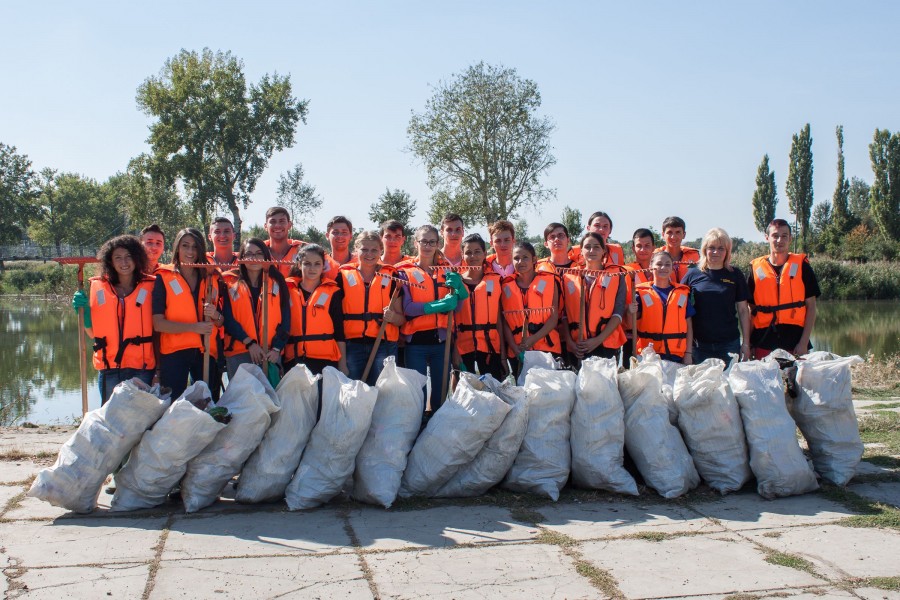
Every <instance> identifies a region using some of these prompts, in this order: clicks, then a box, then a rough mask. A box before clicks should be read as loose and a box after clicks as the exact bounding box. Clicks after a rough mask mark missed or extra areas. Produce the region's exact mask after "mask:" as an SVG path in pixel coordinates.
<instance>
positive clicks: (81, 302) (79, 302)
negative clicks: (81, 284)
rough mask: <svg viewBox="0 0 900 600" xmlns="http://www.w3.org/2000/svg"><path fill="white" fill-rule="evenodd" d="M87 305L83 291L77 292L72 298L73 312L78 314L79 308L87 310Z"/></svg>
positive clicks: (86, 298)
mask: <svg viewBox="0 0 900 600" xmlns="http://www.w3.org/2000/svg"><path fill="white" fill-rule="evenodd" d="M88 304H90V302H88V297H87V294H86V293H84V290H78V291H77V292H75V294H74V295H73V296H72V308H74V309H75V312H78V309H79V308H87V306H88Z"/></svg>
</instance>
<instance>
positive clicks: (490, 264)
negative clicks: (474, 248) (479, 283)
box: [484, 254, 516, 277]
mask: <svg viewBox="0 0 900 600" xmlns="http://www.w3.org/2000/svg"><path fill="white" fill-rule="evenodd" d="M484 263H485V269H488V270H489V271H492V272H494V273H497V271H496V270H495V268H494V265H495V264H496V265H497V266H498V267H500V268H503V266H502V265H501V264H500V263H499V262H497V255H496V254H488V255H487V256H486V257H485V259H484ZM506 268H507V269H509V270H510V272H509V274H507V275H504V274H502V273H499V275H500V276H501V277H508V276H509V275H512V274H514V273H515V272H516V270H515V267H513V263H512V257H511V256H510V259H509V265H507V267H506ZM488 270H486V271H485V273H487V272H489V271H488Z"/></svg>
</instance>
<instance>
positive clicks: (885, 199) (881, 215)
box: [869, 129, 900, 239]
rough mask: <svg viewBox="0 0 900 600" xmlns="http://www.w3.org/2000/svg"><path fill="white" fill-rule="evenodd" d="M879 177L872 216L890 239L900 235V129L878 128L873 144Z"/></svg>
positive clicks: (874, 165)
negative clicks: (894, 131) (898, 130)
mask: <svg viewBox="0 0 900 600" xmlns="http://www.w3.org/2000/svg"><path fill="white" fill-rule="evenodd" d="M869 158H871V159H872V171H874V172H875V181H873V182H872V189H871V190H870V192H869V206H870V208H871V210H872V217H873V218H874V219H875V223H876V224H877V225H878V229H879V231H881V234H882V235H884V236H885V237H887V238H888V239H897V238H898V237H900V133H895V134H893V135H891V132H890V131H888V130H887V129H876V130H875V139H874V140H872V143H871V144H869Z"/></svg>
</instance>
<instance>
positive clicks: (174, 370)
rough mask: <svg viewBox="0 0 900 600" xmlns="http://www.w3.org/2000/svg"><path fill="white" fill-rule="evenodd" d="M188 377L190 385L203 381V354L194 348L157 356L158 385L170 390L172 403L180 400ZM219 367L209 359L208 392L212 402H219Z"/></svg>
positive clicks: (212, 359) (213, 359)
mask: <svg viewBox="0 0 900 600" xmlns="http://www.w3.org/2000/svg"><path fill="white" fill-rule="evenodd" d="M188 376H190V378H191V383H193V382H195V381H202V380H203V352H201V351H200V350H197V349H196V348H188V349H186V350H178V351H176V352H172V353H171V354H160V356H159V383H160V384H161V385H162V386H164V387H168V388H172V402H174V401H175V400H178V399H179V398H181V395H182V394H183V393H184V390H186V389H187V385H188ZM220 382H221V375H220V373H219V365H218V363H217V361H216V359H215V358H213V357H212V356H210V357H209V391H210V393H211V394H212V399H213V401H218V400H219V390H220V387H221V384H220Z"/></svg>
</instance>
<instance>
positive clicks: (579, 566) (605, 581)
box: [575, 559, 625, 599]
mask: <svg viewBox="0 0 900 600" xmlns="http://www.w3.org/2000/svg"><path fill="white" fill-rule="evenodd" d="M575 571H577V572H578V574H579V575H581V576H582V577H586V578H587V580H588V581H590V582H591V585H593V586H594V587H595V588H597V589H598V590H600V591H601V592H602V593H603V594H604V595H605V596H606V597H607V598H616V599H619V598H625V594H623V593H622V591H621V590H620V589H619V584H618V582H617V581H616V579H615V577H613V576H612V574H610V573H609V572H608V571H604V570H603V569H599V568H597V567H595V566H594V565H592V564H591V563H589V562H588V561H586V560H584V559H576V560H575Z"/></svg>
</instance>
